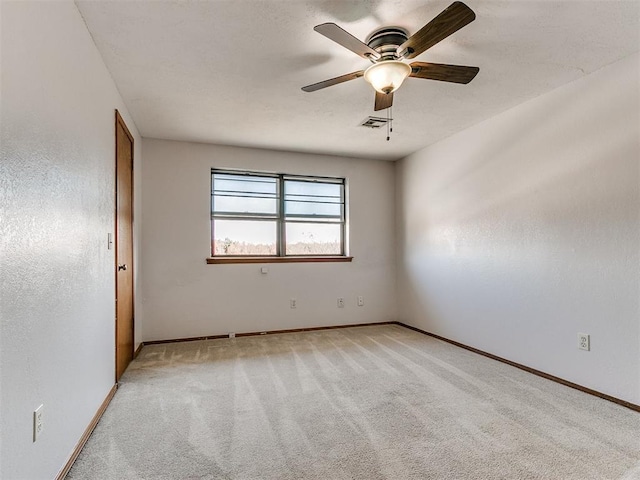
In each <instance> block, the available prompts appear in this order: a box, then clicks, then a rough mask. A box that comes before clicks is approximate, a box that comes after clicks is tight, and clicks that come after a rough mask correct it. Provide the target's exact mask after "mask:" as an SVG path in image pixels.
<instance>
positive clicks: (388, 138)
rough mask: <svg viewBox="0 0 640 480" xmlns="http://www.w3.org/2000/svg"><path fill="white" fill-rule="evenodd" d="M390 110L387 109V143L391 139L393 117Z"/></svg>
mask: <svg viewBox="0 0 640 480" xmlns="http://www.w3.org/2000/svg"><path fill="white" fill-rule="evenodd" d="M389 110H390V109H389V108H387V142H388V141H389V140H390V139H391V129H390V125H391V116H390V115H389Z"/></svg>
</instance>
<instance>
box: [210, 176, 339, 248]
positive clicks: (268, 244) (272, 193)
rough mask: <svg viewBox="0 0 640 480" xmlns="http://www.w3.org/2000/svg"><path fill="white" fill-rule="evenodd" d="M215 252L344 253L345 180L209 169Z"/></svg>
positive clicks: (212, 241) (213, 246)
mask: <svg viewBox="0 0 640 480" xmlns="http://www.w3.org/2000/svg"><path fill="white" fill-rule="evenodd" d="M211 232H212V235H211V251H212V255H213V257H214V258H220V257H336V256H340V257H345V255H346V252H345V180H344V179H343V178H325V177H304V176H295V175H283V174H266V173H257V172H235V171H233V172H232V171H227V170H212V171H211Z"/></svg>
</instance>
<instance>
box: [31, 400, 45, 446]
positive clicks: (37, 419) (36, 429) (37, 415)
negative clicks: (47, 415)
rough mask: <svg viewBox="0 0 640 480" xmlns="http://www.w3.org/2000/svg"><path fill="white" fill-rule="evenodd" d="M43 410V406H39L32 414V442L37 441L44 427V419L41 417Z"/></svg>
mask: <svg viewBox="0 0 640 480" xmlns="http://www.w3.org/2000/svg"><path fill="white" fill-rule="evenodd" d="M43 409H44V405H40V406H39V407H38V408H36V409H35V410H34V412H33V441H34V442H35V441H37V440H38V438H39V437H40V435H41V434H42V430H43V428H44V425H43V420H44V419H43V417H42V411H43Z"/></svg>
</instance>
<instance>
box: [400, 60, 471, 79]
mask: <svg viewBox="0 0 640 480" xmlns="http://www.w3.org/2000/svg"><path fill="white" fill-rule="evenodd" d="M479 71H480V69H479V68H478V67H465V66H462V65H445V64H442V63H426V62H413V63H412V64H411V74H410V75H409V76H410V77H413V78H426V79H428V80H440V81H441V82H453V83H464V84H467V83H469V82H470V81H471V80H473V79H474V77H475V76H476V75H477V74H478V72H479Z"/></svg>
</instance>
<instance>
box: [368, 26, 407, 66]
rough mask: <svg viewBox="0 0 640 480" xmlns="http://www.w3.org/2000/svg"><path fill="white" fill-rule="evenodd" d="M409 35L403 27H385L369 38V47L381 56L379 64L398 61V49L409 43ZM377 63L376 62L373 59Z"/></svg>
mask: <svg viewBox="0 0 640 480" xmlns="http://www.w3.org/2000/svg"><path fill="white" fill-rule="evenodd" d="M408 38H409V33H408V32H407V31H406V30H405V29H404V28H401V27H383V28H379V29H378V30H376V31H374V32H373V33H372V34H371V35H369V36H368V37H367V45H368V46H369V47H370V48H372V49H373V50H375V51H376V52H378V53H379V54H380V58H379V59H378V60H377V62H380V61H384V60H398V59H399V58H400V57H399V56H398V52H397V50H398V47H399V46H400V45H402V44H403V43H404V42H406V41H407V39H408ZM372 61H373V62H374V63H375V62H376V61H375V60H373V59H372Z"/></svg>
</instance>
